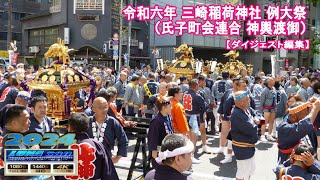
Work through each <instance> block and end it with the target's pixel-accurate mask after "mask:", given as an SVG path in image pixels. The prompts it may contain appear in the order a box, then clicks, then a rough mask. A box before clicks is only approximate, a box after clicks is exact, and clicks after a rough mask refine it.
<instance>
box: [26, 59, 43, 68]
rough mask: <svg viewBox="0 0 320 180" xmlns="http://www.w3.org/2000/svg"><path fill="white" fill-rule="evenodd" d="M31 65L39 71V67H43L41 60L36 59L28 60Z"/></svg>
mask: <svg viewBox="0 0 320 180" xmlns="http://www.w3.org/2000/svg"><path fill="white" fill-rule="evenodd" d="M26 61H27V63H28V64H29V65H33V67H34V68H35V69H36V70H37V69H38V68H39V66H41V58H39V57H34V58H32V59H26Z"/></svg>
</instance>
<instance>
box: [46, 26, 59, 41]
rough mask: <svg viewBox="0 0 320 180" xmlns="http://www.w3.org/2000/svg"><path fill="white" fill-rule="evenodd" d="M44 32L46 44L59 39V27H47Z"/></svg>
mask: <svg viewBox="0 0 320 180" xmlns="http://www.w3.org/2000/svg"><path fill="white" fill-rule="evenodd" d="M44 34H45V37H44V43H45V44H53V43H54V42H56V41H57V38H58V29H57V28H53V29H46V30H45V33H44Z"/></svg>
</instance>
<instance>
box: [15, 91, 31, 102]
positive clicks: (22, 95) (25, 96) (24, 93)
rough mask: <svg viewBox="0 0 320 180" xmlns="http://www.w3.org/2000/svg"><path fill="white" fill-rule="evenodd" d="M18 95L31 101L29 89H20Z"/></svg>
mask: <svg viewBox="0 0 320 180" xmlns="http://www.w3.org/2000/svg"><path fill="white" fill-rule="evenodd" d="M17 97H21V98H22V99H24V100H26V101H29V100H30V98H31V95H30V93H28V92H27V91H20V92H19V93H18V95H17Z"/></svg>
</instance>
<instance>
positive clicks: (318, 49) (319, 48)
mask: <svg viewBox="0 0 320 180" xmlns="http://www.w3.org/2000/svg"><path fill="white" fill-rule="evenodd" d="M310 51H311V52H312V53H314V54H320V38H319V37H315V38H313V39H312V40H311V43H310Z"/></svg>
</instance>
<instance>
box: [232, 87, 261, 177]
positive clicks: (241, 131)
mask: <svg viewBox="0 0 320 180" xmlns="http://www.w3.org/2000/svg"><path fill="white" fill-rule="evenodd" d="M234 102H235V107H234V109H233V111H232V113H231V117H230V121H231V131H230V132H231V138H232V149H233V151H234V154H235V156H236V160H237V174H236V179H237V180H240V179H243V180H247V179H250V177H251V176H252V175H253V173H254V171H255V168H256V165H255V159H254V154H255V143H257V141H258V126H257V124H259V121H257V120H255V114H254V110H253V109H252V108H250V98H249V93H247V92H246V91H238V92H236V93H234Z"/></svg>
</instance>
